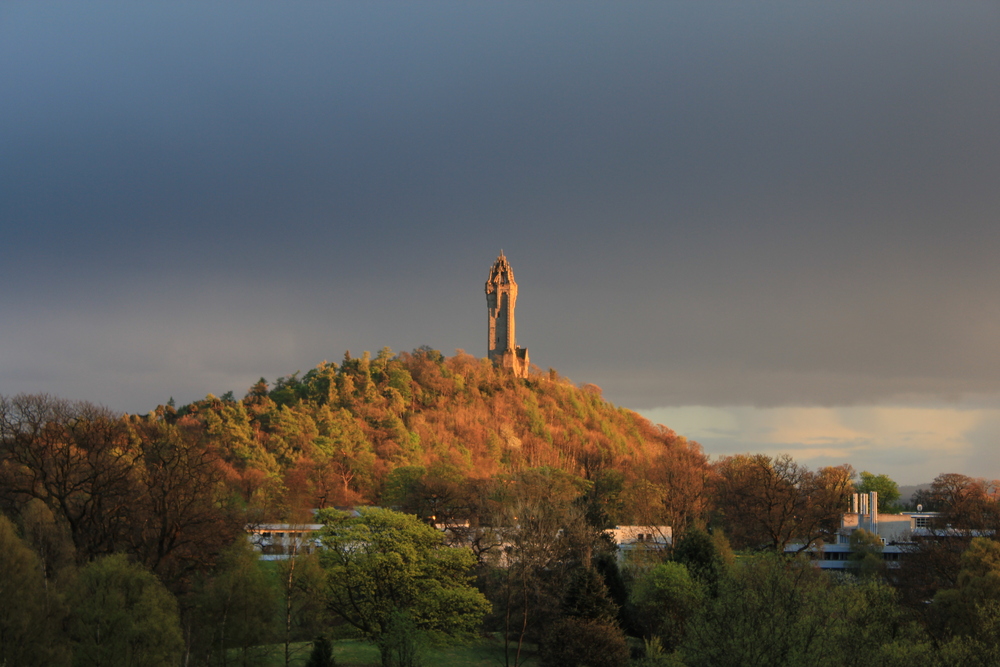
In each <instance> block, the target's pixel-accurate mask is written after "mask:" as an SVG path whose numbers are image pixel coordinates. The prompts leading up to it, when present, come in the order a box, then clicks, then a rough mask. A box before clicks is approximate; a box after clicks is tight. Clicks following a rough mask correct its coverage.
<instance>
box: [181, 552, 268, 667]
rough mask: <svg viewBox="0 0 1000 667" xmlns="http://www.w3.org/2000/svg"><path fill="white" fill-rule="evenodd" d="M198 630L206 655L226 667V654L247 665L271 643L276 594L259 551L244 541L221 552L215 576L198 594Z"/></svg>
mask: <svg viewBox="0 0 1000 667" xmlns="http://www.w3.org/2000/svg"><path fill="white" fill-rule="evenodd" d="M200 611H201V613H202V615H203V620H202V623H201V629H202V630H203V631H205V632H207V633H208V636H207V637H204V636H203V637H202V641H203V642H205V643H207V644H208V646H207V651H206V652H207V653H209V655H213V656H215V657H216V659H217V661H218V662H219V663H220V664H222V665H226V664H228V654H229V650H230V649H235V650H236V651H237V653H238V655H239V664H241V665H244V666H245V665H248V664H251V663H252V662H253V661H254V660H255V659H256V658H257V654H258V653H259V651H260V648H259V647H260V645H262V644H268V643H270V642H271V641H272V639H273V638H274V635H275V630H276V629H277V621H278V591H277V590H276V587H275V585H274V582H273V581H272V580H271V579H270V578H269V577H268V576H267V573H266V572H265V571H264V568H263V567H262V565H261V561H260V559H259V557H258V554H257V551H256V550H255V549H254V548H253V546H252V545H251V544H250V542H249V540H247V539H246V538H245V537H240V538H237V540H236V541H235V542H234V543H233V544H232V545H231V546H230V547H229V548H227V549H226V550H224V551H223V553H222V555H221V558H220V559H219V564H218V567H217V569H216V571H215V573H214V576H213V577H212V578H211V579H210V580H209V581H208V583H207V584H206V586H205V588H204V591H203V592H202V595H201V605H200Z"/></svg>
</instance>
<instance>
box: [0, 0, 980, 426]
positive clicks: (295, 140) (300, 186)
mask: <svg viewBox="0 0 1000 667" xmlns="http://www.w3.org/2000/svg"><path fill="white" fill-rule="evenodd" d="M998 28H1000V10H998V9H997V8H996V7H995V6H993V5H990V4H984V3H983V4H971V3H969V4H966V3H959V4H949V5H947V6H943V5H938V4H933V3H928V4H920V3H906V4H895V3H880V4H878V5H877V6H874V7H872V6H868V5H866V4H860V3H859V4H850V3H840V4H837V5H827V6H825V5H807V6H802V5H800V4H798V3H796V4H787V5H757V6H753V7H748V6H743V5H735V4H727V5H709V6H704V5H703V4H701V3H699V4H690V5H678V4H669V5H662V6H661V5H649V4H628V5H624V6H622V5H615V6H610V5H606V4H597V3H594V4H587V3H582V4H574V5H564V4H541V5H537V4H523V5H510V4H504V5H499V4H498V5H486V6H482V5H460V4H421V5H419V6H410V5H404V4H376V5H368V4H365V5H356V6H354V5H334V6H326V5H315V4H293V5H291V6H289V5H281V6H277V5H270V4H249V5H241V8H240V10H239V11H234V8H232V7H226V6H224V5H216V4H210V5H204V4H185V5H177V6H166V5H161V6H156V7H145V6H141V7H140V6H133V5H127V4H114V5H108V4H98V5H86V6H84V5H68V4H67V5H41V6H36V5H33V4H27V3H24V4H16V3H15V4H13V5H8V6H5V7H3V8H0V62H2V63H5V66H4V67H2V68H0V89H2V90H4V91H6V92H5V94H4V95H3V96H2V97H0V184H2V197H0V225H2V231H3V235H4V244H3V246H2V249H0V278H2V280H3V282H4V284H5V285H6V286H7V288H6V289H5V290H4V292H3V296H2V297H0V303H2V305H3V307H4V310H5V312H7V313H14V314H15V315H14V316H5V317H4V319H3V321H2V322H0V392H3V393H13V392H16V391H22V390H23V391H37V390H46V391H51V392H54V393H58V394H62V395H67V396H70V397H73V398H77V397H83V398H91V399H92V400H97V401H102V402H107V403H111V404H113V405H114V406H115V407H121V408H123V409H130V410H138V411H143V410H146V409H148V408H149V407H151V406H152V405H155V403H157V402H162V401H163V400H165V398H166V396H169V395H170V394H177V398H178V400H191V399H193V398H196V397H198V396H200V395H203V394H204V393H207V392H209V391H212V392H215V393H220V392H222V391H226V390H228V389H233V390H235V391H237V393H239V392H242V391H244V390H245V389H246V387H247V386H248V383H249V382H252V381H253V380H255V379H256V377H258V376H260V375H265V376H268V377H269V378H271V379H273V377H274V376H276V375H279V374H287V373H291V372H293V371H295V370H306V369H308V368H309V367H311V366H312V365H315V364H316V363H318V362H319V361H322V360H323V359H324V358H329V359H330V360H331V361H336V360H338V359H339V356H340V355H341V354H342V353H343V351H344V349H351V350H352V351H353V352H355V353H359V352H360V351H361V350H364V349H372V350H375V349H378V348H379V347H381V346H382V345H390V346H391V347H393V348H394V349H397V350H398V349H408V348H411V347H414V346H417V345H421V344H429V345H431V346H433V347H436V348H440V349H442V350H443V351H445V352H447V353H450V352H451V351H452V350H453V349H454V348H464V349H466V350H468V351H469V352H472V353H474V354H483V353H484V351H485V350H484V347H485V345H484V338H485V334H484V333H483V328H484V327H483V322H482V320H483V311H484V306H483V303H482V301H483V297H482V293H481V290H482V283H483V281H484V280H485V277H486V272H487V269H488V266H489V263H490V262H491V261H492V259H493V257H495V255H496V253H497V252H498V251H499V250H500V248H503V249H504V250H505V251H506V252H507V255H508V257H510V259H511V261H512V263H513V266H514V269H515V272H516V275H517V278H518V281H519V282H520V284H521V296H520V298H519V308H518V334H519V339H520V340H519V342H521V343H522V344H525V345H527V346H529V347H530V348H531V351H532V359H533V360H534V361H536V363H538V364H540V365H542V366H543V367H548V366H551V367H554V368H557V369H558V370H559V371H560V372H562V373H564V374H565V375H567V376H569V377H571V378H572V379H574V380H577V381H580V382H588V381H589V382H595V383H597V384H599V385H601V386H602V387H603V388H604V389H605V392H606V395H607V396H608V397H609V398H610V399H612V400H614V401H616V402H619V403H623V404H626V405H629V406H631V407H636V408H641V407H655V406H663V405H679V404H704V405H721V404H734V403H735V404H754V405H785V404H789V403H798V404H830V405H840V404H844V403H857V402H867V401H877V400H884V399H887V398H892V397H898V396H908V395H932V396H937V397H948V396H957V395H960V394H963V393H966V392H983V393H990V392H997V391H1000V353H998V352H997V351H996V349H997V348H996V345H995V344H994V343H995V340H996V339H997V336H996V334H997V333H1000V307H998V306H997V305H996V301H997V299H996V297H995V295H996V294H997V293H998V290H997V288H998V287H1000V273H998V271H1000V269H998V268H997V263H996V262H995V260H994V257H995V255H996V250H997V249H998V247H1000V239H998V238H997V235H998V234H1000V226H998V225H997V224H996V220H997V214H998V212H1000V194H998V189H997V188H996V183H997V182H998V177H1000V151H998V148H1000V127H998V124H997V123H996V118H997V117H998V115H1000V113H998V112H1000V79H998V78H997V76H996V72H997V71H998V66H1000V45H998V43H997V40H996V39H995V36H996V34H997V29H998Z"/></svg>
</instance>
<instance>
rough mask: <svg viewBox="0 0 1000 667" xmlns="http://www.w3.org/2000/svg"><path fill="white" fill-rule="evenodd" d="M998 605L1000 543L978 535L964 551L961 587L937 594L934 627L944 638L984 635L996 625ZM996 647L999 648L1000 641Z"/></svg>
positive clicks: (933, 612)
mask: <svg viewBox="0 0 1000 667" xmlns="http://www.w3.org/2000/svg"><path fill="white" fill-rule="evenodd" d="M997 605H1000V542H996V541H994V540H991V539H988V538H985V537H976V538H973V540H972V542H970V543H969V547H968V548H967V549H966V550H965V552H964V553H963V554H962V569H961V570H960V571H959V574H958V586H957V587H956V588H953V589H948V590H942V591H939V592H938V593H937V595H935V596H934V601H933V603H932V605H931V626H932V628H934V630H935V632H936V634H938V636H940V637H944V638H948V637H952V636H964V637H969V638H982V637H984V636H987V635H988V634H989V632H988V629H989V628H992V627H993V626H995V625H996V624H997V623H996V618H995V616H996V613H997V611H1000V608H998V607H997ZM994 632H995V629H994ZM996 639H1000V637H996ZM995 648H996V649H998V650H1000V643H998V644H997V645H996V646H995Z"/></svg>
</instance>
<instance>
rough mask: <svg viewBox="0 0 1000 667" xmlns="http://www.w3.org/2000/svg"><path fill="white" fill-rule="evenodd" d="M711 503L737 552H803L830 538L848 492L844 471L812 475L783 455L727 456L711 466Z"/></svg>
mask: <svg viewBox="0 0 1000 667" xmlns="http://www.w3.org/2000/svg"><path fill="white" fill-rule="evenodd" d="M717 472H718V473H719V476H718V481H717V503H718V509H719V510H720V512H721V514H722V516H723V518H724V519H725V521H726V526H727V530H726V532H727V534H729V535H730V536H731V537H732V539H733V541H734V543H735V544H736V545H737V546H738V547H761V546H767V547H770V548H772V549H774V550H775V551H783V550H784V549H785V547H786V546H787V545H788V544H789V543H791V542H793V541H795V542H797V543H798V544H799V545H800V551H804V550H805V549H807V548H808V547H809V546H811V545H812V544H813V543H815V542H816V541H818V540H820V539H828V538H831V537H832V536H833V535H835V534H836V531H837V529H838V528H839V525H840V515H841V512H843V508H844V507H845V506H846V502H847V498H848V494H849V493H850V490H851V477H852V476H853V470H852V469H851V468H850V466H837V467H830V468H822V469H821V470H819V471H817V472H815V473H813V472H810V471H809V469H808V468H806V467H805V466H802V465H799V464H798V463H796V462H795V461H793V460H792V458H791V457H790V456H788V455H785V454H782V455H780V456H777V457H775V458H773V459H772V458H771V457H769V456H766V455H764V454H755V455H746V454H741V455H738V456H730V457H727V458H725V459H723V460H722V461H721V462H720V463H718V464H717Z"/></svg>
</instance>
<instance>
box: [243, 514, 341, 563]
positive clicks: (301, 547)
mask: <svg viewBox="0 0 1000 667" xmlns="http://www.w3.org/2000/svg"><path fill="white" fill-rule="evenodd" d="M322 527H323V524H321V523H299V524H292V523H262V524H259V525H257V526H248V527H247V536H248V537H249V539H250V544H252V545H253V546H254V547H255V548H256V549H257V550H258V551H260V559H261V560H284V559H287V558H292V557H294V556H296V555H299V554H311V553H312V552H313V551H315V550H316V549H317V548H318V547H319V539H318V538H317V537H316V533H317V531H319V530H320V529H321V528H322Z"/></svg>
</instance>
